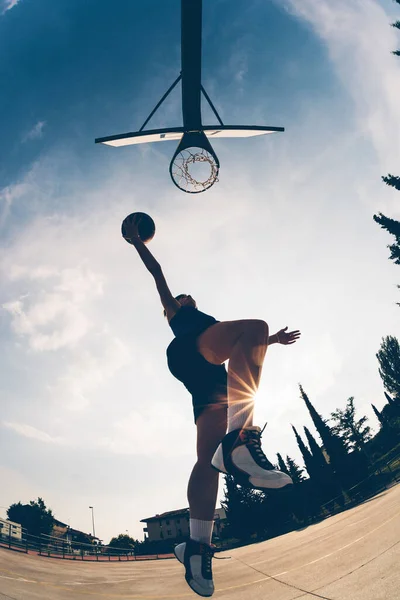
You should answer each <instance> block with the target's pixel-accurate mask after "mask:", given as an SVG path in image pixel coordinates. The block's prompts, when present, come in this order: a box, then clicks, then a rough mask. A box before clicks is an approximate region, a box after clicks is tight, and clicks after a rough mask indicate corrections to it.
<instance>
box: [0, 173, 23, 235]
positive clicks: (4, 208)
mask: <svg viewBox="0 0 400 600" xmlns="http://www.w3.org/2000/svg"><path fill="white" fill-rule="evenodd" d="M28 191H29V184H28V183H26V182H25V181H24V182H22V183H15V184H14V185H10V186H7V187H5V188H3V189H2V190H1V191H0V229H2V228H3V226H4V224H5V222H6V220H7V219H8V217H9V215H10V211H11V208H12V206H13V204H14V203H15V201H16V200H18V199H19V198H22V197H23V196H24V195H25V194H26V193H27V192H28Z"/></svg>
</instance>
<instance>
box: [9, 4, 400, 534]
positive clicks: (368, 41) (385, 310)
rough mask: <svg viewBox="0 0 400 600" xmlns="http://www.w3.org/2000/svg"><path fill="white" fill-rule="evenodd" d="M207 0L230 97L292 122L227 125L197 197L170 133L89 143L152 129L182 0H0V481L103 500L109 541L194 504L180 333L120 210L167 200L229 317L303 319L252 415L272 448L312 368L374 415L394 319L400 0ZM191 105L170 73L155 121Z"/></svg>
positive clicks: (78, 516)
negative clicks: (388, 229)
mask: <svg viewBox="0 0 400 600" xmlns="http://www.w3.org/2000/svg"><path fill="white" fill-rule="evenodd" d="M203 4H204V6H203V15H204V16H203V83H204V86H205V88H206V90H207V92H208V93H209V95H210V96H211V98H212V100H213V102H214V104H215V106H216V107H217V109H218V111H219V113H220V115H221V117H222V119H223V120H224V122H226V123H232V124H235V123H236V124H255V125H264V124H265V125H275V126H284V127H285V128H286V131H285V133H283V134H277V135H273V136H265V137H264V138H253V139H249V140H219V141H216V142H215V143H214V149H215V150H216V151H217V154H218V156H219V160H220V163H221V171H220V181H219V182H218V183H217V184H215V186H214V187H213V188H212V189H211V190H209V191H208V192H206V193H204V194H200V195H198V196H189V195H185V194H184V193H182V192H180V191H179V190H178V189H177V188H175V186H174V185H173V184H172V182H171V181H170V178H169V174H168V166H169V161H170V157H171V156H172V154H173V151H174V149H175V145H174V142H171V143H164V144H159V145H146V146H140V147H127V148H120V149H116V148H109V147H105V146H99V145H95V144H94V138H95V137H101V136H106V135H112V134H116V133H121V132H124V131H132V130H136V129H139V127H140V126H141V125H142V123H143V122H144V120H145V118H146V117H147V115H148V114H149V113H150V111H151V109H152V108H153V107H154V105H155V104H156V102H157V101H158V100H159V99H160V97H161V96H162V94H163V93H164V92H165V91H166V90H167V88H168V87H169V85H170V84H171V83H172V82H173V81H174V79H175V78H176V77H177V75H178V73H179V70H180V22H179V18H180V8H179V7H180V3H179V1H178V0H169V2H162V1H160V0H148V1H147V2H130V1H128V0H124V1H123V0H119V1H118V2H114V3H113V4H110V3H109V2H103V1H102V0H96V1H94V0H90V1H89V0H88V1H87V2H84V3H82V2H78V0H68V1H67V0H65V1H61V0H57V2H49V1H41V0H19V1H18V2H16V1H15V0H13V1H9V0H6V1H5V2H3V4H2V5H0V12H1V13H2V14H1V16H0V48H1V52H0V75H1V80H2V83H3V86H2V88H3V93H2V94H1V96H0V114H1V131H2V136H1V140H0V158H1V160H0V236H1V260H0V270H1V277H2V287H1V298H0V304H1V312H0V315H1V320H0V328H1V329H0V331H1V339H0V356H1V361H0V364H1V367H0V368H1V378H0V379H1V417H0V425H1V436H0V445H1V450H2V452H1V456H2V457H3V459H2V462H1V463H0V464H1V466H0V471H1V474H2V481H7V482H8V484H7V485H6V486H3V487H2V494H1V500H0V504H1V505H2V506H3V507H4V506H5V507H7V506H8V505H9V504H11V503H12V502H16V501H19V500H21V501H23V502H27V501H29V500H30V499H32V498H35V497H37V496H42V497H43V498H44V499H45V501H46V502H47V504H48V505H49V506H50V507H51V508H52V509H53V511H54V513H55V515H56V517H57V518H59V519H60V520H63V521H65V522H68V521H70V524H71V526H74V527H77V528H80V529H83V530H87V531H89V530H90V528H91V514H90V511H89V509H88V506H89V505H94V506H95V516H96V532H97V533H98V535H99V536H100V537H101V538H102V539H103V540H104V541H105V542H107V541H109V539H110V537H111V536H112V535H117V534H118V533H120V532H125V530H126V529H128V530H129V532H130V533H131V534H132V535H134V537H138V538H139V539H142V537H143V534H142V525H141V524H140V523H139V521H140V519H141V518H144V517H146V516H150V515H152V514H155V513H160V512H163V511H166V510H172V509H174V508H180V507H183V506H186V505H187V501H186V482H187V478H188V476H189V474H190V471H191V468H192V465H193V463H194V460H195V427H194V425H193V420H192V409H191V404H190V398H189V397H188V396H187V394H186V391H185V390H184V388H183V386H181V385H180V384H179V383H178V382H177V381H175V380H174V379H173V378H172V377H171V376H170V375H169V373H168V370H167V368H166V364H165V348H166V346H167V345H168V343H169V341H170V339H171V332H170V330H169V328H168V326H167V325H166V323H165V321H164V320H163V318H162V313H161V305H160V303H159V300H158V297H157V293H156V290H155V286H154V284H153V281H152V279H151V276H150V275H149V274H148V273H147V271H146V270H145V269H144V267H143V265H142V264H141V263H140V260H139V259H138V257H137V255H136V254H135V251H134V250H133V249H132V248H130V247H129V246H128V245H127V244H126V243H125V242H123V240H121V237H120V224H121V221H122V219H123V218H124V217H125V216H126V215H127V214H129V213H130V212H133V211H135V210H143V211H145V212H148V213H150V214H151V215H152V216H153V218H154V220H155V222H156V226H157V234H156V237H155V238H154V240H153V242H152V245H151V249H152V250H153V252H154V253H155V255H156V257H157V258H158V260H159V261H160V262H161V264H162V266H163V268H164V271H165V274H166V277H167V279H168V281H169V282H170V286H171V289H172V291H173V292H174V293H176V294H177V293H180V292H182V291H183V292H185V291H188V292H189V293H191V294H192V295H193V296H194V297H195V298H196V299H197V301H198V304H199V307H200V308H201V309H203V310H204V311H205V312H208V313H210V314H214V315H215V316H216V318H218V319H220V320H227V319H240V318H251V317H255V318H262V319H265V320H266V321H267V322H268V323H269V324H270V328H271V330H272V331H273V332H274V331H276V330H277V329H279V328H281V327H284V326H286V325H288V326H289V327H290V328H293V329H295V328H299V329H301V330H302V339H301V341H299V342H298V343H297V344H296V345H294V346H293V347H289V348H283V347H272V348H270V350H269V351H268V354H267V359H266V363H265V368H264V372H263V378H262V383H261V386H260V390H259V393H258V395H257V400H256V421H257V423H258V424H260V425H261V426H262V425H263V424H264V423H265V421H268V427H267V429H266V430H265V433H264V446H265V448H266V451H267V454H268V455H269V456H271V457H273V456H274V455H275V453H276V452H280V453H281V454H283V455H286V454H289V455H290V456H292V457H294V458H296V459H297V460H299V462H300V461H301V459H300V456H299V452H298V449H297V445H296V443H295V440H294V437H293V434H292V432H291V429H290V423H293V424H294V425H295V426H296V427H298V428H299V429H300V428H301V427H302V425H307V426H309V427H310V428H311V429H312V426H311V423H310V419H309V416H308V414H307V412H306V409H305V407H304V406H303V405H302V403H301V401H300V400H299V393H298V383H301V384H302V385H303V387H304V389H305V391H306V392H307V393H308V395H309V396H310V399H311V400H312V401H313V403H314V405H315V406H316V408H317V410H319V412H320V413H321V414H323V415H324V416H325V417H328V416H329V414H330V412H331V411H333V410H335V409H336V408H340V407H342V408H343V407H344V406H345V403H346V400H347V398H348V397H350V396H355V403H356V407H357V408H358V410H359V415H360V416H362V415H364V414H366V415H367V416H368V417H369V418H370V420H371V421H370V424H371V426H372V427H373V428H374V429H375V430H376V429H377V427H378V425H377V422H376V419H375V417H374V415H373V413H372V409H371V406H370V404H371V402H373V403H374V404H375V405H376V406H377V407H378V408H380V407H382V406H383V404H384V402H385V398H384V395H383V387H382V383H381V380H380V378H379V374H378V364H377V360H376V357H375V354H376V352H377V351H378V350H379V345H380V342H381V339H382V337H383V336H386V335H397V336H398V335H399V331H398V307H396V305H395V302H396V300H398V298H397V296H396V294H397V290H396V284H397V282H398V274H397V270H396V267H395V265H393V264H392V263H391V262H390V261H389V260H388V250H387V248H386V245H387V244H388V243H390V237H389V236H388V235H387V234H386V233H385V232H383V231H382V230H381V229H380V228H379V227H378V226H377V225H376V224H375V223H374V222H373V220H372V215H373V214H374V213H377V212H379V211H382V212H384V213H385V214H388V215H390V216H393V217H394V218H399V209H398V199H397V197H396V192H395V191H394V190H391V189H389V188H388V187H387V186H384V184H383V183H381V181H380V177H381V175H384V174H386V173H388V172H392V173H395V174H396V173H398V171H399V169H398V156H399V150H400V138H399V135H398V131H399V128H398V123H399V119H400V108H399V105H400V103H399V101H398V98H399V96H400V76H399V68H400V62H399V59H396V57H394V56H393V55H391V53H390V52H391V50H393V49H396V48H398V47H399V45H400V44H399V39H398V36H396V31H395V30H394V29H393V28H391V27H390V23H391V22H393V21H394V20H395V19H396V18H398V16H397V15H396V10H395V9H396V7H395V6H394V4H393V3H392V2H390V1H389V0H388V1H387V2H385V1H383V0H382V1H380V2H378V1H376V0H366V1H365V0H364V1H363V2H361V0H346V1H345V0H338V1H337V2H335V3H334V5H332V3H331V2H329V1H328V0H301V2H300V0H285V1H284V2H274V1H272V0H271V1H268V2H266V1H264V0H247V1H246V2H234V3H232V2H228V1H227V0H217V1H213V2H211V0H204V3H203ZM203 116H204V122H205V123H212V122H214V119H213V116H212V114H211V113H210V111H209V110H208V109H207V107H206V106H204V111H203ZM180 119H181V112H180V89H176V90H175V91H174V93H173V94H171V97H170V98H169V99H168V101H167V102H166V103H165V105H163V107H162V108H161V109H160V111H159V112H158V113H157V115H156V116H155V118H154V119H153V120H152V121H151V122H150V124H149V126H154V127H157V126H163V127H167V126H169V125H171V126H173V125H178V124H180V122H181V121H180ZM221 491H222V484H221ZM161 499H162V500H161ZM3 512H4V509H3Z"/></svg>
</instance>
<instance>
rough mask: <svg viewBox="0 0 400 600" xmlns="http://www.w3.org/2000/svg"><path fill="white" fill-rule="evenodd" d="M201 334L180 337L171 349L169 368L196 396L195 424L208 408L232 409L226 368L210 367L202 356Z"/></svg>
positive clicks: (169, 351)
mask: <svg viewBox="0 0 400 600" xmlns="http://www.w3.org/2000/svg"><path fill="white" fill-rule="evenodd" d="M197 337H198V334H196V335H194V334H189V335H183V336H179V337H176V338H175V339H174V340H172V342H171V343H170V345H169V346H168V348H167V362H168V368H169V370H170V372H171V373H172V375H173V376H174V377H176V379H178V380H179V381H181V382H182V383H183V385H184V386H185V387H186V389H187V390H189V392H190V393H191V394H192V403H193V414H194V422H195V423H196V421H197V417H198V416H199V414H200V413H201V411H202V410H203V408H204V407H205V406H208V405H210V404H224V405H225V406H226V407H227V406H228V382H227V372H226V369H225V366H224V365H213V364H211V363H209V362H208V361H207V360H206V359H205V358H203V356H202V355H201V354H200V352H198V350H197V347H196V339H197Z"/></svg>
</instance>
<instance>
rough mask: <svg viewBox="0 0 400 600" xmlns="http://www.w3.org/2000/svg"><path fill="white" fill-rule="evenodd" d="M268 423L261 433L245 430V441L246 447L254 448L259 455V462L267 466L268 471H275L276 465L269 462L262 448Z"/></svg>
mask: <svg viewBox="0 0 400 600" xmlns="http://www.w3.org/2000/svg"><path fill="white" fill-rule="evenodd" d="M267 424H268V422H267V423H265V425H264V427H263V428H262V429H261V431H256V430H254V429H250V430H249V429H245V430H244V439H243V441H244V442H245V444H246V445H249V446H252V448H253V450H254V452H255V453H256V455H257V458H258V460H259V462H260V463H261V464H262V465H263V466H265V468H267V469H268V470H274V469H275V467H274V465H273V464H272V463H271V462H270V461H269V460H268V458H267V457H266V456H265V454H264V452H263V450H262V448H261V436H262V434H263V431H264V429H265V428H266V426H267Z"/></svg>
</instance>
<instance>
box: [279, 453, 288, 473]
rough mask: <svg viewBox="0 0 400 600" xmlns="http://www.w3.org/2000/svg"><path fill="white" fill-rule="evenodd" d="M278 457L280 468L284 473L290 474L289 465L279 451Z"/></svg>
mask: <svg viewBox="0 0 400 600" xmlns="http://www.w3.org/2000/svg"><path fill="white" fill-rule="evenodd" d="M277 457H278V466H279V470H280V471H282V472H283V473H286V475H290V473H289V471H288V468H287V466H286V465H285V461H284V460H283V458H282V456H281V455H280V454H279V452H278V453H277Z"/></svg>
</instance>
